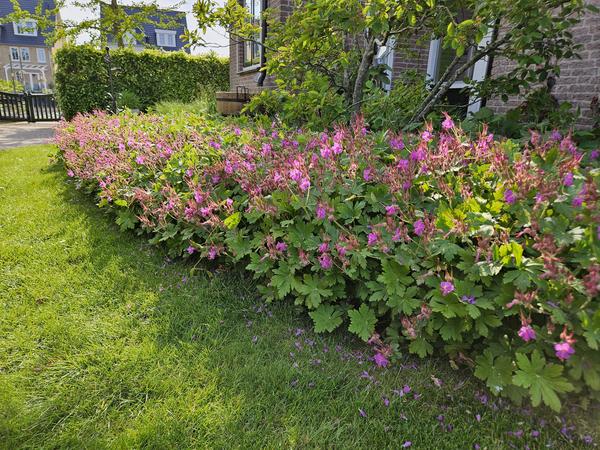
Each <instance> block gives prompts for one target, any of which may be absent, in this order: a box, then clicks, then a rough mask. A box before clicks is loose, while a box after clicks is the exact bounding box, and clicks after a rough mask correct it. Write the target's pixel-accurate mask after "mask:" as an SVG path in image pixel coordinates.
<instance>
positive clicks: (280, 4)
mask: <svg viewBox="0 0 600 450" xmlns="http://www.w3.org/2000/svg"><path fill="white" fill-rule="evenodd" d="M293 1H294V0H271V1H269V3H268V4H269V8H271V9H273V10H274V11H275V14H276V16H278V17H279V18H280V19H281V20H285V18H286V17H288V16H289V15H290V14H291V13H292V11H293ZM267 34H268V30H267ZM243 45H244V44H243V42H240V40H239V39H238V38H236V37H234V36H231V37H230V38H229V86H230V89H231V90H232V91H235V89H236V87H237V86H245V87H246V88H248V91H249V92H250V93H256V92H260V91H261V90H262V89H272V88H274V87H275V83H274V82H273V78H272V77H267V78H266V79H265V81H264V85H263V86H262V87H260V86H257V84H256V82H257V80H258V76H259V75H260V72H259V71H258V69H256V68H255V69H249V70H248V69H244V66H243V59H244V47H243Z"/></svg>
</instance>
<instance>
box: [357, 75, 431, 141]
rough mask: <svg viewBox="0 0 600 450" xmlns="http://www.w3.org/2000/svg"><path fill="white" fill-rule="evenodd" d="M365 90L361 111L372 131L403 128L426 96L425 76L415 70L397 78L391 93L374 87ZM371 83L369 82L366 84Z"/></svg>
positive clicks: (408, 123)
mask: <svg viewBox="0 0 600 450" xmlns="http://www.w3.org/2000/svg"><path fill="white" fill-rule="evenodd" d="M371 85H372V86H373V87H372V88H371V89H367V91H366V93H365V101H364V103H363V108H362V112H363V114H364V116H365V121H366V122H367V123H368V124H369V126H370V128H371V129H373V130H402V129H404V128H405V127H406V126H408V125H410V120H411V118H412V117H413V116H414V114H415V113H416V112H417V108H418V107H419V105H420V104H421V103H422V102H423V100H424V99H425V97H427V86H426V83H425V77H424V76H423V74H422V73H418V72H416V71H409V72H405V73H404V74H402V75H401V76H400V77H398V78H394V84H393V88H392V90H391V91H390V92H389V93H386V92H385V91H383V90H381V89H379V88H377V87H375V85H374V84H373V83H371ZM368 86H369V84H367V87H368Z"/></svg>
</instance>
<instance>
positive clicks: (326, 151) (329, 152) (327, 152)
mask: <svg viewBox="0 0 600 450" xmlns="http://www.w3.org/2000/svg"><path fill="white" fill-rule="evenodd" d="M321 156H322V157H323V158H325V159H329V158H331V157H332V156H333V149H332V148H331V147H329V146H327V145H326V146H324V147H321Z"/></svg>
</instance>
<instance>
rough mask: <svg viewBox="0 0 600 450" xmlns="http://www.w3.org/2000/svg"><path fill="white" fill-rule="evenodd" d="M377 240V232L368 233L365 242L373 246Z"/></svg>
mask: <svg viewBox="0 0 600 450" xmlns="http://www.w3.org/2000/svg"><path fill="white" fill-rule="evenodd" d="M378 240H379V236H378V235H377V233H373V232H371V233H369V235H368V236H367V244H368V245H369V246H373V245H375V244H376V243H377V241H378Z"/></svg>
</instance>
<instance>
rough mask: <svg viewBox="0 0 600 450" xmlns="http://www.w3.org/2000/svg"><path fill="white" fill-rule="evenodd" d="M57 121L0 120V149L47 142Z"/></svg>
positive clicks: (52, 134)
mask: <svg viewBox="0 0 600 450" xmlns="http://www.w3.org/2000/svg"><path fill="white" fill-rule="evenodd" d="M57 125H58V122H35V123H27V122H0V150H2V149H7V148H12V147H22V146H24V145H40V144H47V143H49V142H50V141H51V140H52V138H54V129H55V128H56V126H57Z"/></svg>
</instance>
